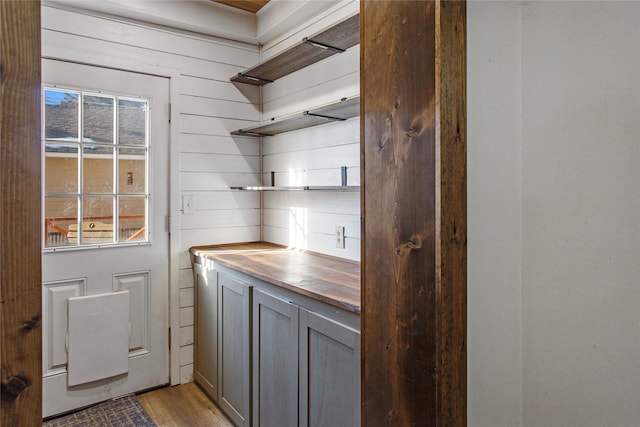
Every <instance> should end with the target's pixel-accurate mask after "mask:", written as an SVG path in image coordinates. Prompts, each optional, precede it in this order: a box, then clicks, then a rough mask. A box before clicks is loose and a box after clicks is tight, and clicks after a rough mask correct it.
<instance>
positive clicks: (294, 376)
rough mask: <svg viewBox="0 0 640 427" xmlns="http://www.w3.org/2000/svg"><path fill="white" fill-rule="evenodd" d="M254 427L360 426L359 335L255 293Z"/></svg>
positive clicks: (329, 321)
mask: <svg viewBox="0 0 640 427" xmlns="http://www.w3.org/2000/svg"><path fill="white" fill-rule="evenodd" d="M253 334H254V335H253V357H254V359H253V411H254V412H253V417H254V419H253V421H254V423H253V426H254V427H274V426H277V427H288V426H291V427H293V426H300V427H335V426H341V427H351V426H353V427H357V426H360V333H359V332H358V331H357V330H355V329H352V328H350V327H348V326H346V325H343V324H341V323H338V322H336V321H334V320H331V319H329V318H328V317H325V316H323V315H320V314H317V313H314V312H312V311H309V310H306V309H304V308H301V307H299V306H298V305H296V304H294V303H292V302H289V301H286V300H283V299H280V298H277V297H275V296H272V295H269V294H268V293H265V292H261V291H258V290H256V291H255V293H254V301H253Z"/></svg>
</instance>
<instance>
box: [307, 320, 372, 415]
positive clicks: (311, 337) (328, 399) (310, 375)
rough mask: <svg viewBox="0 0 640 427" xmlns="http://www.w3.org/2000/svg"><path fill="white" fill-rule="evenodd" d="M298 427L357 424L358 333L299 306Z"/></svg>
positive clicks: (358, 381) (358, 408)
mask: <svg viewBox="0 0 640 427" xmlns="http://www.w3.org/2000/svg"><path fill="white" fill-rule="evenodd" d="M299 393H300V424H299V425H300V427H335V426H345V427H350V426H353V427H356V426H357V427H359V426H360V333H359V332H358V331H356V330H354V329H351V328H349V327H347V326H345V325H342V324H340V323H337V322H335V321H333V320H330V319H327V318H326V317H323V316H320V315H317V314H315V313H312V312H309V311H307V310H304V309H300V392H299Z"/></svg>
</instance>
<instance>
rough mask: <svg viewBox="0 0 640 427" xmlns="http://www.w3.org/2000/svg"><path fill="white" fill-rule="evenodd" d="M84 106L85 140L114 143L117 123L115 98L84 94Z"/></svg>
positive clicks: (83, 134) (83, 124)
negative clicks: (114, 129) (114, 131)
mask: <svg viewBox="0 0 640 427" xmlns="http://www.w3.org/2000/svg"><path fill="white" fill-rule="evenodd" d="M82 107H83V108H82V137H83V141H84V142H106V143H111V144H113V128H114V123H115V110H114V105H113V98H110V97H105V96H96V95H84V98H83V105H82Z"/></svg>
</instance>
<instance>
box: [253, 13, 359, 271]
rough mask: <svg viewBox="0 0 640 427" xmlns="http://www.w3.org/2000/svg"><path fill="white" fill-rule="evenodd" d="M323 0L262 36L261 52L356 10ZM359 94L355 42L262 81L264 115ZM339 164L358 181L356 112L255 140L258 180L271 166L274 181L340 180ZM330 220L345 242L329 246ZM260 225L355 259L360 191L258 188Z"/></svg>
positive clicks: (289, 240) (289, 241)
mask: <svg viewBox="0 0 640 427" xmlns="http://www.w3.org/2000/svg"><path fill="white" fill-rule="evenodd" d="M319 3H320V2H319ZM324 3H326V4H327V5H329V6H331V7H328V8H326V9H325V10H323V11H322V12H321V13H317V14H315V15H314V16H313V17H312V18H310V19H307V20H305V21H303V22H302V23H301V24H300V25H298V26H297V27H294V28H293V29H292V30H290V31H289V32H288V33H286V34H283V35H281V36H279V37H276V38H274V39H273V40H271V41H270V42H268V43H266V44H265V45H264V46H263V48H262V55H263V58H264V59H267V58H269V57H271V56H273V55H274V54H276V53H278V52H280V51H282V50H284V49H286V48H287V47H289V46H291V45H292V44H295V43H298V42H300V41H301V40H302V39H303V38H304V37H307V36H311V35H313V34H315V33H317V32H319V31H321V30H324V29H326V28H328V27H330V26H331V25H333V24H334V23H336V22H339V21H341V20H344V19H346V18H347V17H349V16H352V15H354V14H356V13H358V10H359V2H357V1H341V2H324ZM274 6H275V5H274ZM259 22H260V21H259ZM359 93H360V49H359V46H355V47H353V48H351V49H349V50H347V51H346V52H344V53H341V54H338V55H334V56H332V57H330V58H327V59H325V60H323V61H321V62H318V63H316V64H313V65H311V66H309V67H306V68H304V69H302V70H299V71H296V72H295V73H292V74H290V75H288V76H285V77H283V78H281V79H278V80H277V81H275V82H274V83H270V84H268V85H265V86H263V91H262V96H263V119H264V120H269V119H270V118H272V117H281V116H286V115H288V114H291V113H301V112H302V111H305V110H308V109H311V108H314V107H318V106H321V105H325V104H329V103H332V102H336V101H339V100H340V99H342V98H344V97H347V98H351V97H354V96H357V95H358V94H359ZM341 166H347V168H348V181H347V183H348V184H349V185H359V184H360V120H359V118H354V119H351V120H347V121H345V122H337V123H330V124H326V125H322V126H318V127H314V128H309V129H303V130H298V131H294V132H288V133H285V134H280V135H277V136H274V137H268V138H263V139H262V169H263V173H264V174H263V181H264V184H265V185H269V184H270V172H271V171H274V172H275V181H276V182H275V183H276V185H340V181H341V180H340V178H341V174H340V167H341ZM336 226H343V227H345V248H344V249H341V248H336V246H335V227H336ZM262 232H263V240H265V241H268V242H273V243H278V244H282V245H287V246H295V247H298V248H303V249H307V250H311V251H314V252H319V253H324V254H328V255H333V256H337V257H341V258H347V259H354V260H359V259H360V193H359V192H316V191H314V192H265V193H264V195H263V227H262Z"/></svg>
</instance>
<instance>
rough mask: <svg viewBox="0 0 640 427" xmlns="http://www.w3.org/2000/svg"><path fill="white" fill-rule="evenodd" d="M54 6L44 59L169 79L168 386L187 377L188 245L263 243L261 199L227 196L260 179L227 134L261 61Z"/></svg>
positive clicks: (250, 117) (254, 96)
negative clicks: (241, 78)
mask: <svg viewBox="0 0 640 427" xmlns="http://www.w3.org/2000/svg"><path fill="white" fill-rule="evenodd" d="M59 7H60V6H59V5H56V4H47V5H44V6H43V8H42V54H43V56H44V57H49V58H58V59H64V60H68V61H77V62H82V63H88V64H96V65H101V66H106V67H114V68H121V69H125V70H132V71H141V72H147V73H154V74H159V75H166V76H170V77H172V79H171V96H172V100H171V102H172V119H173V122H172V124H171V128H172V134H171V138H172V139H171V141H170V144H171V162H172V163H171V166H170V170H167V171H163V172H164V173H166V174H167V176H168V179H171V214H172V236H171V241H172V259H171V272H172V274H171V292H170V294H171V319H172V326H173V334H172V344H173V345H172V348H173V350H172V370H171V374H172V382H174V383H176V382H188V381H191V379H192V373H193V299H194V295H193V276H192V272H191V263H190V259H189V254H188V249H189V247H191V246H194V245H207V244H215V243H227V242H239V241H255V240H260V197H259V195H258V194H257V193H238V192H232V191H230V190H229V187H230V186H234V185H257V184H258V183H259V181H260V173H259V172H260V156H259V154H260V151H259V145H258V143H257V142H256V141H254V140H250V139H247V138H232V137H231V136H230V135H229V133H230V131H232V130H234V129H237V128H240V127H246V126H249V125H251V124H253V123H255V122H257V121H258V120H259V117H260V111H259V102H260V95H259V91H258V90H257V89H256V88H252V87H242V88H239V87H236V86H235V85H233V84H232V83H230V82H229V78H230V77H231V76H233V75H235V74H236V73H237V72H239V71H241V70H243V69H245V68H246V67H248V66H251V65H253V64H255V63H256V62H257V61H258V60H259V49H258V47H257V46H254V45H249V44H245V43H240V42H233V41H230V40H224V39H220V38H215V37H210V36H202V35H196V34H193V33H188V32H185V31H178V30H173V29H169V28H164V27H160V26H157V25H146V24H140V23H136V22H133V21H128V20H123V19H121V18H114V17H108V16H104V15H100V14H98V13H95V12H91V11H72V10H64V9H61V8H59ZM183 7H186V6H185V5H183ZM213 9H214V10H217V9H216V8H215V7H214V8H213ZM239 28H241V27H239ZM183 195H192V196H193V197H194V199H195V208H196V212H195V213H194V214H189V215H185V214H184V213H183V212H182V204H181V199H182V196H183Z"/></svg>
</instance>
